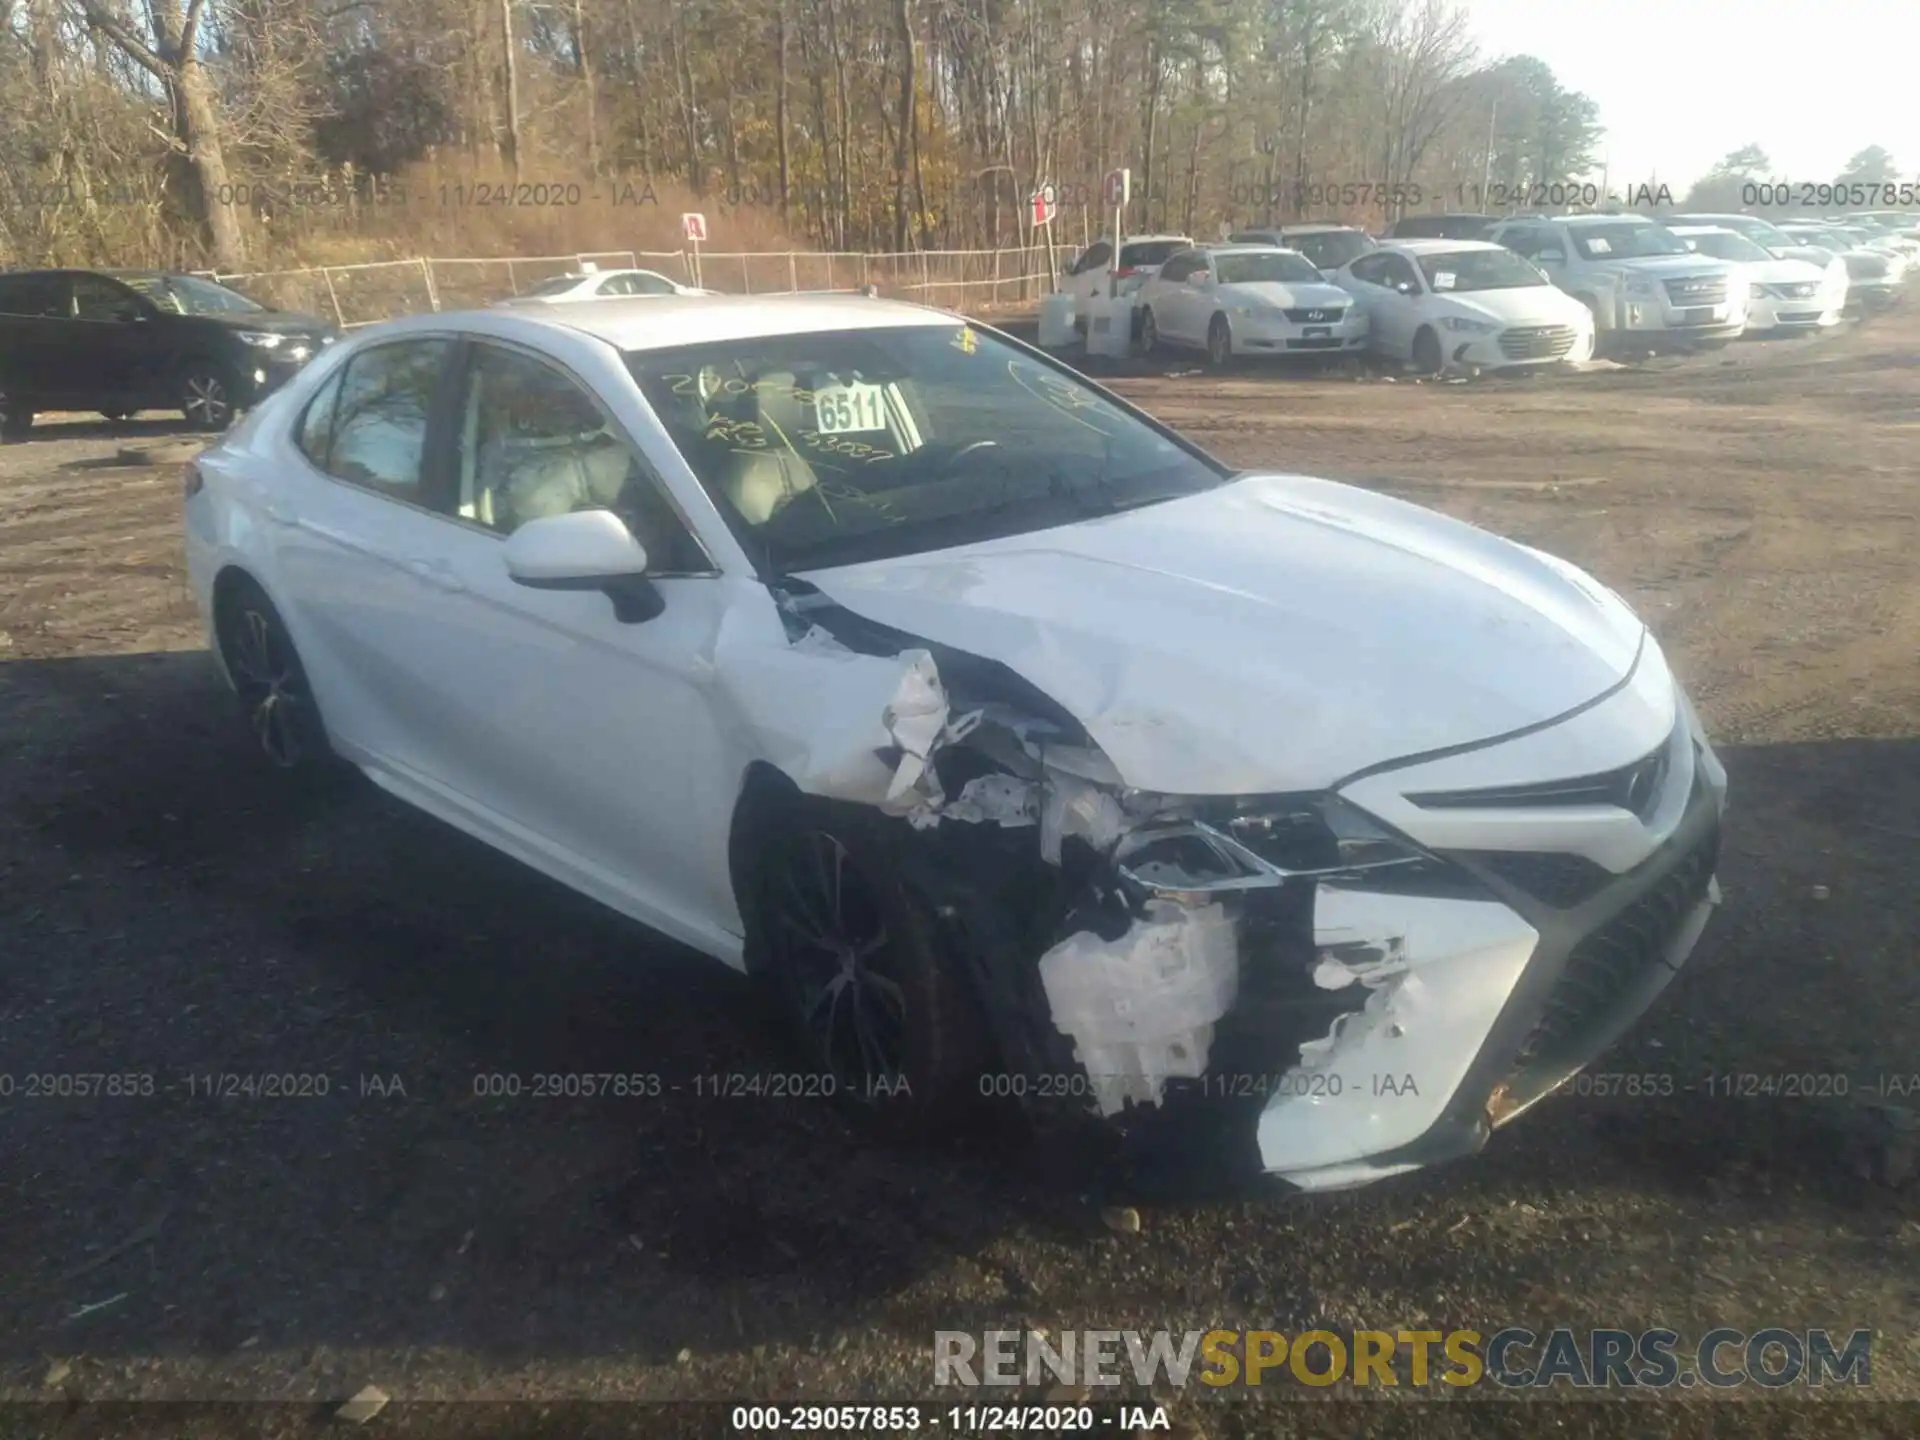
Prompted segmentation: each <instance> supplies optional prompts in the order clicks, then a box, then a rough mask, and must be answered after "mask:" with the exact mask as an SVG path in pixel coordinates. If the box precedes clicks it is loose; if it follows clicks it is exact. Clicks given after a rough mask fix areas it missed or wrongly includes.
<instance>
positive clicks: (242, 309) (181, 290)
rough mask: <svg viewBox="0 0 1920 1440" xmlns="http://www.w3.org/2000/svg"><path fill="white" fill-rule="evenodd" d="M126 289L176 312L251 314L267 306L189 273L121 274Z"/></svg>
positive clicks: (193, 313)
mask: <svg viewBox="0 0 1920 1440" xmlns="http://www.w3.org/2000/svg"><path fill="white" fill-rule="evenodd" d="M119 278H120V279H121V280H122V281H124V282H125V283H126V285H127V286H128V288H130V289H133V290H138V291H139V292H140V293H141V294H142V295H144V296H146V297H147V298H148V299H149V300H151V301H153V303H154V304H156V305H158V306H159V307H160V308H161V309H162V310H171V311H172V312H173V313H174V314H176V315H250V314H252V313H253V312H255V311H257V310H263V309H265V308H266V307H265V306H262V305H256V304H254V303H253V301H251V300H249V299H248V298H247V297H246V296H244V295H242V294H241V293H240V292H239V291H237V290H229V289H227V287H226V286H224V285H216V284H214V283H213V282H212V281H211V280H200V279H196V278H195V277H194V276H191V275H122V276H120V277H119Z"/></svg>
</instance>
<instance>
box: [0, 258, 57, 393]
mask: <svg viewBox="0 0 1920 1440" xmlns="http://www.w3.org/2000/svg"><path fill="white" fill-rule="evenodd" d="M71 309H72V303H71V301H70V299H69V296H68V287H67V277H66V276H64V275H59V274H51V273H42V274H31V273H29V274H23V275H0V391H4V392H6V393H7V394H9V395H15V396H21V397H24V398H26V399H28V400H31V401H34V402H36V403H37V402H40V401H43V400H54V399H58V398H60V396H61V394H62V391H63V388H64V387H65V386H66V385H67V384H68V382H69V376H70V375H71V373H72V364H73V363H74V362H72V361H71V360H70V359H69V357H68V354H67V337H68V335H69V333H70V332H71V331H72V329H73V323H72V320H71V318H70V312H71Z"/></svg>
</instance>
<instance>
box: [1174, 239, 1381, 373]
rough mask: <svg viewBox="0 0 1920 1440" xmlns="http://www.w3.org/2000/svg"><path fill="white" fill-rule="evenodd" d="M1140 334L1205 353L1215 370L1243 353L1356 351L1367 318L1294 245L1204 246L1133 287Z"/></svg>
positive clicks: (1361, 345) (1364, 336) (1363, 337)
mask: <svg viewBox="0 0 1920 1440" xmlns="http://www.w3.org/2000/svg"><path fill="white" fill-rule="evenodd" d="M1137 303H1138V304H1139V306H1140V309H1141V311H1142V314H1141V320H1140V338H1141V341H1142V343H1143V344H1145V346H1146V347H1147V349H1148V350H1152V349H1154V348H1155V347H1156V346H1160V345H1175V346H1183V347H1185V348H1188V349H1193V350H1204V351H1205V352H1206V355H1207V359H1208V361H1209V362H1210V363H1211V364H1212V365H1214V366H1215V367H1216V368H1218V367H1222V366H1225V365H1226V364H1227V363H1228V362H1229V361H1231V360H1233V359H1234V358H1235V357H1236V356H1242V355H1327V354H1339V353H1341V352H1343V351H1345V352H1355V353H1357V352H1359V351H1360V350H1362V349H1364V348H1365V346H1366V343H1367V317H1366V313H1365V312H1364V311H1362V310H1360V309H1359V308H1358V307H1357V306H1355V305H1354V303H1353V297H1352V296H1350V295H1348V294H1347V292H1346V291H1344V290H1342V289H1341V288H1340V287H1339V286H1337V285H1333V284H1330V283H1328V281H1327V279H1326V277H1325V276H1324V275H1322V274H1321V273H1320V270H1319V269H1318V267H1316V266H1315V265H1314V264H1313V262H1312V261H1310V260H1308V259H1307V257H1306V256H1304V255H1302V254H1300V253H1299V252H1298V251H1297V250H1285V249H1282V248H1280V247H1279V246H1275V245H1234V244H1225V245H1203V246H1196V247H1195V248H1193V249H1191V250H1178V251H1175V252H1174V253H1173V254H1172V255H1171V256H1169V257H1168V259H1167V263H1166V264H1164V265H1162V266H1161V267H1160V273H1159V274H1157V275H1155V276H1154V277H1153V278H1152V279H1150V280H1148V281H1147V282H1146V283H1145V284H1144V285H1142V286H1141V287H1140V291H1139V295H1138V300H1137Z"/></svg>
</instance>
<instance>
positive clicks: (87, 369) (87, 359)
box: [65, 274, 177, 409]
mask: <svg viewBox="0 0 1920 1440" xmlns="http://www.w3.org/2000/svg"><path fill="white" fill-rule="evenodd" d="M72 301H73V319H72V324H71V328H70V329H69V330H68V338H67V342H66V346H65V348H66V350H67V354H68V363H69V364H70V365H71V367H72V369H71V371H70V372H69V381H70V383H69V384H68V386H67V394H68V397H69V400H70V402H71V403H74V404H79V405H85V406H87V407H88V408H96V407H106V408H110V409H111V408H117V407H120V406H133V405H137V404H138V403H139V402H142V401H154V400H157V399H159V398H160V397H161V395H162V393H163V392H164V390H165V388H166V380H167V376H168V371H169V368H170V365H171V362H172V358H173V356H172V349H173V344H174V341H175V339H176V338H177V336H176V332H175V330H174V327H173V325H171V324H169V323H168V317H167V316H165V315H163V314H162V313H161V312H160V310H159V308H158V307H157V306H155V305H154V304H153V303H152V302H151V301H149V300H148V299H147V298H146V297H145V296H143V295H140V294H138V293H136V292H135V291H134V290H133V289H132V288H131V287H129V286H126V285H122V284H121V283H120V282H119V281H118V280H114V279H111V278H109V277H108V276H105V275H88V274H76V275H74V276H73V282H72ZM169 398H171V397H169Z"/></svg>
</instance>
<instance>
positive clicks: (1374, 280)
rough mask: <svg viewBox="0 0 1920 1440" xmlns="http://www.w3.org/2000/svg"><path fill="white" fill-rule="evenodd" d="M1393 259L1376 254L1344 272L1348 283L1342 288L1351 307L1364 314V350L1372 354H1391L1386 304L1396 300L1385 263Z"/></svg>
mask: <svg viewBox="0 0 1920 1440" xmlns="http://www.w3.org/2000/svg"><path fill="white" fill-rule="evenodd" d="M1393 258H1394V257H1393V256H1392V255H1390V254H1385V253H1380V252H1375V253H1374V254H1371V255H1362V256H1361V257H1360V258H1359V259H1358V260H1356V261H1354V262H1353V264H1351V265H1349V266H1348V267H1347V270H1346V277H1347V283H1346V284H1345V285H1343V286H1342V287H1341V288H1342V289H1344V290H1346V291H1348V292H1349V293H1351V294H1352V296H1353V298H1354V303H1355V304H1357V305H1359V307H1360V308H1361V309H1362V310H1364V311H1366V313H1367V348H1368V350H1370V351H1372V352H1374V353H1375V354H1381V355H1385V354H1391V353H1393V352H1392V339H1391V333H1390V328H1389V327H1390V322H1391V319H1392V316H1391V312H1390V309H1389V302H1390V301H1392V300H1394V299H1397V298H1398V297H1396V296H1395V295H1394V294H1393V292H1392V291H1391V290H1389V289H1388V288H1387V286H1388V281H1387V262H1388V261H1389V260H1391V259H1393Z"/></svg>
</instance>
